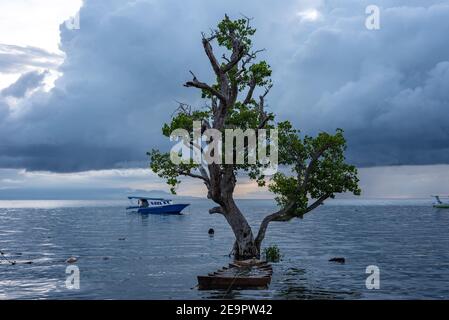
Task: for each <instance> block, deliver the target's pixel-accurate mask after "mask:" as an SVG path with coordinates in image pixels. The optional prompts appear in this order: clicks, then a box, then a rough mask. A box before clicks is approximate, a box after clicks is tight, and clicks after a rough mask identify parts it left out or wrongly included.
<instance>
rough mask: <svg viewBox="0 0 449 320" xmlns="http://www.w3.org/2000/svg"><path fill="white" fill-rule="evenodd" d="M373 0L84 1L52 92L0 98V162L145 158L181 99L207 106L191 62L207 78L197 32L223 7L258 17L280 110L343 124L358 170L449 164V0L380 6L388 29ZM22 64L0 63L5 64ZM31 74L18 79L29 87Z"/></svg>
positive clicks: (331, 125) (37, 165)
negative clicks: (193, 83) (371, 7)
mask: <svg viewBox="0 0 449 320" xmlns="http://www.w3.org/2000/svg"><path fill="white" fill-rule="evenodd" d="M370 2H371V1H355V0H354V1H349V0H346V1H330V0H329V1H318V0H317V1H313V0H310V1H293V0H292V1H285V2H284V1H283V2H282V3H280V2H279V1H264V2H260V1H257V2H256V1H249V2H245V3H244V4H242V3H241V1H236V0H232V1H227V2H226V3H214V2H211V1H209V2H206V1H201V0H194V1H190V2H189V5H188V6H187V5H186V4H185V3H183V2H180V1H174V0H168V1H150V0H148V1H144V0H140V1H122V0H120V1H119V0H114V1H101V2H100V1H92V0H86V1H85V3H84V6H83V7H82V9H81V12H80V17H81V20H80V27H81V28H80V29H79V30H67V28H66V27H65V25H64V24H62V25H61V41H62V43H61V49H62V50H63V51H64V52H65V54H66V59H65V61H64V63H63V64H62V66H61V67H60V68H59V70H60V71H61V72H62V73H63V76H62V77H61V78H59V79H58V80H57V81H56V83H55V87H54V88H53V89H52V90H51V91H50V92H48V93H47V92H43V91H38V92H35V93H34V94H33V95H32V96H31V97H27V98H24V99H21V100H20V101H19V102H18V103H17V104H15V105H13V106H12V105H10V104H8V102H7V101H6V100H4V99H3V100H2V98H1V97H0V137H1V138H0V139H1V140H0V167H3V168H27V169H30V170H48V171H58V172H69V171H82V170H92V169H104V168H123V167H136V166H144V165H145V163H146V156H145V152H146V151H147V150H149V149H151V148H153V147H160V148H166V147H168V145H169V142H168V141H167V140H166V139H165V138H163V137H162V135H161V133H160V132H161V131H160V127H161V123H162V122H164V121H168V120H169V118H170V115H171V114H172V112H173V110H174V108H175V107H176V102H175V101H176V100H181V101H186V102H189V103H191V104H194V105H198V106H201V105H202V102H201V101H200V100H199V99H198V98H199V97H198V94H197V92H195V91H192V89H186V88H183V87H182V83H183V82H184V81H185V80H187V79H189V73H188V70H194V71H195V73H196V74H197V75H198V76H199V77H200V78H201V79H202V80H204V81H210V80H211V79H212V74H211V73H210V70H209V67H208V65H207V60H206V58H205V56H204V54H203V52H202V51H201V43H200V32H201V31H207V30H208V29H209V28H210V27H211V26H213V25H215V24H216V22H217V21H218V20H220V19H221V17H222V16H223V14H224V13H225V12H227V13H229V14H230V15H231V16H234V17H238V16H239V15H240V14H241V13H243V14H245V15H248V16H251V17H254V21H253V22H254V25H255V26H256V27H257V29H258V32H257V34H256V42H255V44H256V45H257V46H258V47H260V48H266V49H267V52H266V53H265V56H264V58H266V59H267V60H268V61H269V63H270V64H271V65H272V67H273V69H274V81H275V87H274V88H273V91H272V95H271V96H270V98H269V101H268V102H269V104H270V108H271V110H272V111H274V112H275V113H277V114H278V115H279V116H280V118H283V119H286V118H288V119H290V120H292V121H293V122H294V123H295V124H296V125H297V126H298V127H300V128H302V129H303V130H304V131H306V132H310V133H313V132H316V131H319V130H334V129H335V128H337V127H342V128H344V129H345V130H346V135H347V137H348V140H349V146H350V148H349V150H348V155H349V158H350V159H351V161H352V162H354V163H355V164H358V165H383V164H433V163H449V152H448V151H449V139H448V138H449V122H448V121H447V120H445V119H447V117H446V114H447V112H448V106H449V90H447V88H448V86H449V43H448V42H447V41H445V38H446V36H445V33H446V32H447V30H449V5H448V4H447V1H426V4H425V6H423V4H422V1H405V0H403V1H399V0H396V1H377V3H378V4H379V5H380V6H381V29H380V30H377V31H370V30H367V29H366V28H365V18H366V15H365V7H366V6H367V5H368V4H371V3H370ZM311 10H312V11H311ZM313 10H315V11H313ZM305 12H309V13H310V12H315V14H314V15H313V16H314V18H312V15H311V14H307V15H305ZM306 16H307V17H308V18H307V19H305V18H304V17H306ZM0 49H1V48H0ZM5 50H6V49H5ZM8 59H12V58H11V57H9V58H8ZM17 63H18V62H16V61H15V60H6V59H3V60H1V59H0V68H1V69H2V70H13V69H14V68H17V65H18V64H17ZM24 77H25V76H24ZM23 82H24V80H23V78H22V80H21V79H19V80H18V81H17V82H16V83H15V84H13V85H12V87H13V88H22V89H23V90H24V88H27V90H28V86H27V85H24V83H23ZM30 87H33V86H32V85H30ZM10 90H12V89H10ZM23 90H22V91H20V90H18V91H17V92H18V93H17V94H16V96H24V95H25V94H24V93H23V92H26V91H27V90H25V91H23ZM20 93H23V94H20Z"/></svg>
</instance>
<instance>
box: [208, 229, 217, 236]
mask: <svg viewBox="0 0 449 320" xmlns="http://www.w3.org/2000/svg"><path fill="white" fill-rule="evenodd" d="M207 233H209V235H213V234H214V233H215V230H214V229H212V228H210V229H209V231H208V232H207Z"/></svg>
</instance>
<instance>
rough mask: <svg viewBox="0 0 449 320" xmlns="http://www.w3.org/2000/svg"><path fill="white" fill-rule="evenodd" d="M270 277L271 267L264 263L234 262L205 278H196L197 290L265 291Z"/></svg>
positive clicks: (257, 261) (252, 260)
mask: <svg viewBox="0 0 449 320" xmlns="http://www.w3.org/2000/svg"><path fill="white" fill-rule="evenodd" d="M272 275H273V269H272V267H271V265H270V264H268V263H266V262H264V261H259V260H255V259H250V260H244V261H236V262H234V263H230V264H229V266H228V267H223V268H221V269H219V270H217V271H215V272H213V273H209V274H208V275H207V276H198V289H199V290H216V289H225V290H232V289H240V290H242V289H252V290H254V289H267V288H268V286H269V284H270V282H271V276H272Z"/></svg>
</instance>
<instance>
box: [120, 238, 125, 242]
mask: <svg viewBox="0 0 449 320" xmlns="http://www.w3.org/2000/svg"><path fill="white" fill-rule="evenodd" d="M118 240H119V241H124V240H126V238H118Z"/></svg>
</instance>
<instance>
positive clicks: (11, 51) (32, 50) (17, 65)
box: [0, 43, 62, 73]
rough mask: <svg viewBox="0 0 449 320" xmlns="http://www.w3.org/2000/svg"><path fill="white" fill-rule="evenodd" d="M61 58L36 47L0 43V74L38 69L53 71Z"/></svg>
mask: <svg viewBox="0 0 449 320" xmlns="http://www.w3.org/2000/svg"><path fill="white" fill-rule="evenodd" d="M61 60H62V57H61V56H60V55H58V54H55V53H50V52H48V51H46V50H44V49H40V48H36V47H22V46H16V45H8V44H1V43H0V72H2V73H20V72H24V71H27V70H29V69H30V67H34V68H35V67H39V68H45V69H54V68H57V67H58V66H59V64H60V63H61Z"/></svg>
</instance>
